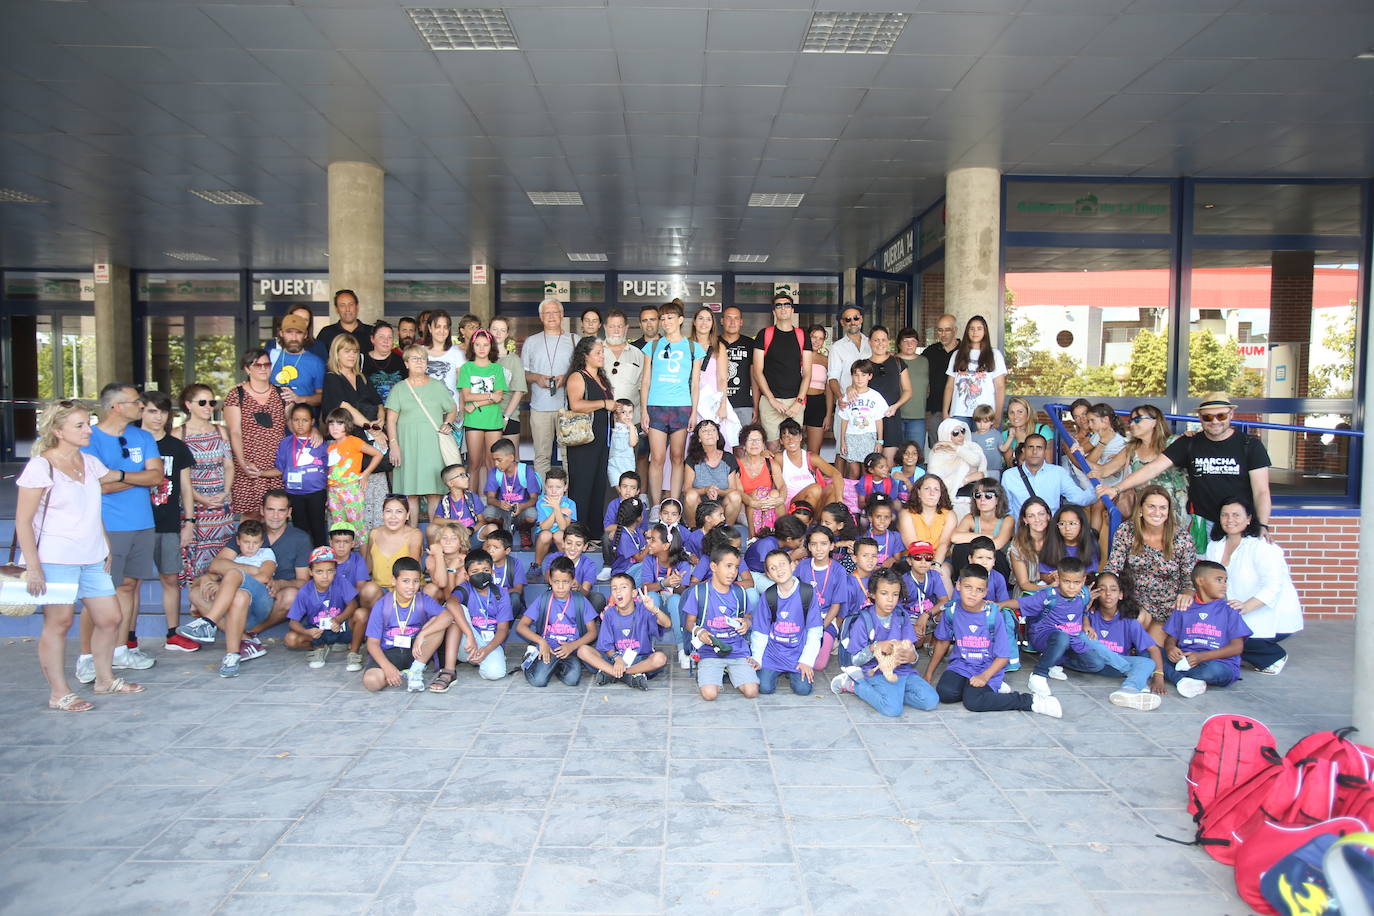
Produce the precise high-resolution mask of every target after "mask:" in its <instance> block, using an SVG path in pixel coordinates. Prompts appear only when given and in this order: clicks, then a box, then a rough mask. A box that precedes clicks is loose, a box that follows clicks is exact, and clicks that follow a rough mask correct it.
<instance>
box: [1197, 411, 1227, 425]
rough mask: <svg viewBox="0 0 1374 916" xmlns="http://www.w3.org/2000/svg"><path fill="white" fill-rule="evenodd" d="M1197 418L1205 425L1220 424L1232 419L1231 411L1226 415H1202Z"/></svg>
mask: <svg viewBox="0 0 1374 916" xmlns="http://www.w3.org/2000/svg"><path fill="white" fill-rule="evenodd" d="M1197 416H1198V419H1199V420H1201V421H1202V422H1203V423H1219V422H1221V421H1222V420H1229V419H1231V414H1230V412H1229V411H1228V412H1226V413H1200V414H1198V415H1197Z"/></svg>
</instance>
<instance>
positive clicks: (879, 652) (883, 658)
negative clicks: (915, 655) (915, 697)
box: [873, 639, 916, 682]
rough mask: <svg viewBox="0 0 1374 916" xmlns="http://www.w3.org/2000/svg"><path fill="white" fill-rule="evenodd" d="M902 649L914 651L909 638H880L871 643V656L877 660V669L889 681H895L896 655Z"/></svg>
mask: <svg viewBox="0 0 1374 916" xmlns="http://www.w3.org/2000/svg"><path fill="white" fill-rule="evenodd" d="M903 649H910V650H912V651H915V649H916V647H915V646H914V645H912V643H911V640H909V639H881V640H879V641H878V642H875V643H874V644H873V657H874V658H875V659H877V661H878V670H879V671H881V672H882V675H883V677H885V678H887V680H888V681H889V682H896V680H897V675H896V673H895V672H896V670H897V665H898V664H899V662H898V661H897V655H898V654H899V653H900V652H901V650H903Z"/></svg>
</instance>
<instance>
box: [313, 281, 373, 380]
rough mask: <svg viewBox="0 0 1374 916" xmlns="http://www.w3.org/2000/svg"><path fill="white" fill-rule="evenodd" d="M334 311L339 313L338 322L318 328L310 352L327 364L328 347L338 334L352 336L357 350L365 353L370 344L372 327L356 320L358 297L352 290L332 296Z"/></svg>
mask: <svg viewBox="0 0 1374 916" xmlns="http://www.w3.org/2000/svg"><path fill="white" fill-rule="evenodd" d="M334 311H336V312H338V313H339V320H338V321H336V322H334V323H333V324H327V325H325V326H324V327H322V328H320V333H319V335H318V336H316V338H315V346H313V347H311V349H310V352H311V353H314V354H315V355H316V356H318V357H319V358H320V359H322V360H324V361H325V362H328V361H329V347H330V345H331V344H332V343H334V338H335V337H338V336H339V335H340V334H352V335H353V338H354V339H355V340H356V341H358V349H359V350H361V351H363V352H366V351H367V348H368V346H369V345H370V344H371V342H372V325H370V324H363V323H362V322H361V321H359V320H358V297H357V295H356V294H355V293H354V292H353V290H351V289H341V290H339V291H338V292H337V293H335V294H334Z"/></svg>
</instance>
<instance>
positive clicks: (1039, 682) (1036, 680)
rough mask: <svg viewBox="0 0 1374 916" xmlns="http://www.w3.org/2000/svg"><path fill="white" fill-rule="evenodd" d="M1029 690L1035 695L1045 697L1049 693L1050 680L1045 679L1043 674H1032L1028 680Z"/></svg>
mask: <svg viewBox="0 0 1374 916" xmlns="http://www.w3.org/2000/svg"><path fill="white" fill-rule="evenodd" d="M1028 683H1029V686H1030V692H1031V693H1032V694H1034V695H1035V696H1037V697H1047V696H1049V695H1050V682H1049V681H1047V680H1045V676H1044V675H1043V674H1032V675H1031V676H1030V681H1029V682H1028Z"/></svg>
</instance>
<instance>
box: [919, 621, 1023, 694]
mask: <svg viewBox="0 0 1374 916" xmlns="http://www.w3.org/2000/svg"><path fill="white" fill-rule="evenodd" d="M989 620H991V624H990V625H989ZM935 638H936V639H938V640H941V641H943V642H947V643H949V644H950V648H949V670H950V671H953V672H954V673H955V674H959V675H963V676H964V677H974V676H975V675H979V674H982V673H983V671H984V670H985V669H986V668H987V666H988V665H991V664H992V662H993V660H994V659H998V658H1011V637H1010V636H1009V635H1008V633H1007V626H1006V622H1005V618H1004V616H1003V614H1002V611H1001V610H1000V609H998V608H997V607H996V605H994V604H992V602H985V603H984V605H983V610H981V611H972V612H970V611H966V610H964V608H963V605H961V604H957V603H956V604H954V605H952V606H950V608H949V609H947V610H945V611H944V612H942V613H941V614H940V622H939V623H937V624H936V625H935ZM1003 670H1005V669H1003ZM1001 685H1002V671H998V672H997V674H996V675H995V676H994V677H991V678H989V679H988V687H990V688H992V689H993V690H996V689H997V688H998V687H1000V686H1001Z"/></svg>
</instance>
